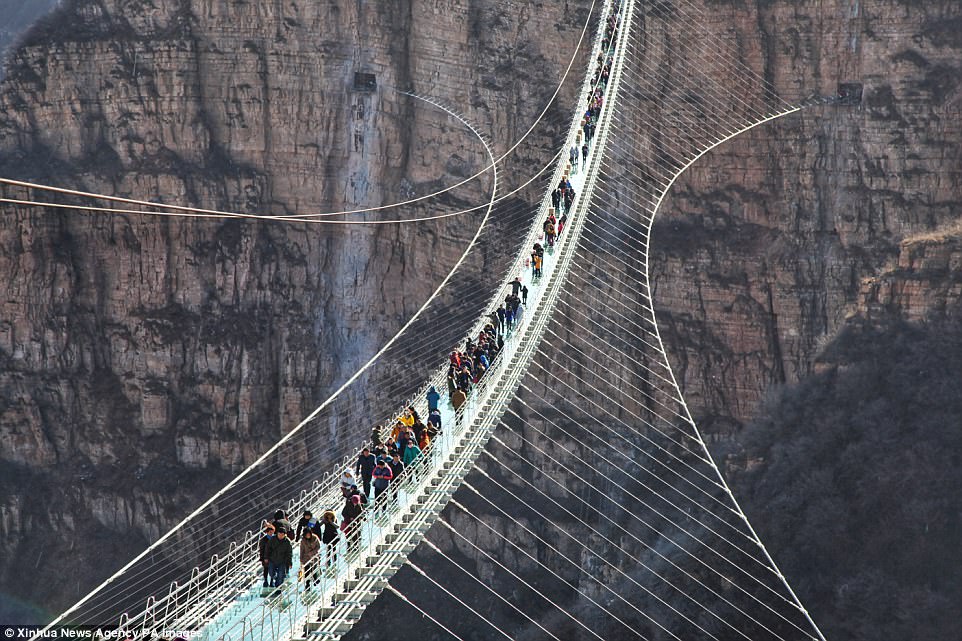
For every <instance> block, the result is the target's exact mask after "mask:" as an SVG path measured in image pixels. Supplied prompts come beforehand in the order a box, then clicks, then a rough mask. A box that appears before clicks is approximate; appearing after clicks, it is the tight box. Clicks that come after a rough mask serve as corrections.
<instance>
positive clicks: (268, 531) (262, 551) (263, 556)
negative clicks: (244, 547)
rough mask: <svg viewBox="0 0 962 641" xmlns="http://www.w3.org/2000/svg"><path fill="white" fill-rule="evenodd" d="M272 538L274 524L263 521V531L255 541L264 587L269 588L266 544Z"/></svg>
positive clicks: (269, 577)
mask: <svg viewBox="0 0 962 641" xmlns="http://www.w3.org/2000/svg"><path fill="white" fill-rule="evenodd" d="M273 538H274V524H273V523H268V522H267V521H264V533H263V534H262V535H261V538H260V540H259V541H258V542H257V552H258V554H259V556H260V561H261V565H262V566H263V567H264V587H265V588H269V587H271V585H270V580H271V575H270V572H269V571H268V567H267V564H268V557H267V546H268V545H269V544H270V542H271V539H273Z"/></svg>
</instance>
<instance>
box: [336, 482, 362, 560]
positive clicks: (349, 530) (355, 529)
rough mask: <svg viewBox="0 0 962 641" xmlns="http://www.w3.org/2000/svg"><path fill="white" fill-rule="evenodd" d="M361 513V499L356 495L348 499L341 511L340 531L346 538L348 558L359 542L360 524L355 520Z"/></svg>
mask: <svg viewBox="0 0 962 641" xmlns="http://www.w3.org/2000/svg"><path fill="white" fill-rule="evenodd" d="M363 511H364V508H363V507H362V506H361V497H360V496H358V495H357V494H355V495H353V496H351V497H350V498H348V499H347V502H346V503H345V504H344V509H342V510H341V518H342V519H343V520H342V521H341V530H343V531H344V535H345V536H346V537H347V553H348V556H350V555H351V554H353V553H354V552H355V551H356V548H357V545H358V541H359V540H360V534H361V523H360V521H358V520H357V519H358V517H359V516H361V512H363Z"/></svg>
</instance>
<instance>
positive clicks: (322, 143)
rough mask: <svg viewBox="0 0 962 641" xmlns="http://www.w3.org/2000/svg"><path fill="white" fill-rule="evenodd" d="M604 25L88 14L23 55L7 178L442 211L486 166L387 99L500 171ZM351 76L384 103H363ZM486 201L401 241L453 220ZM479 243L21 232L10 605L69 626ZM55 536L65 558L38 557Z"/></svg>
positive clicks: (543, 142)
mask: <svg viewBox="0 0 962 641" xmlns="http://www.w3.org/2000/svg"><path fill="white" fill-rule="evenodd" d="M588 5H589V3H587V2H570V3H565V5H564V6H562V7H557V6H553V5H552V6H547V5H543V6H514V5H511V6H505V5H502V4H501V3H497V2H480V3H477V2H475V3H471V4H470V5H459V4H455V3H430V4H427V3H410V2H376V3H355V2H346V1H345V2H325V3H315V2H310V3H308V2H287V3H280V2H268V1H266V0H265V1H258V2H228V1H226V0H225V1H220V2H203V3H201V2H191V1H189V0H170V1H167V2H158V3H150V2H126V1H124V2H121V1H119V0H103V1H101V0H71V1H68V2H64V3H63V5H62V6H61V7H60V8H59V9H58V10H57V11H55V12H54V13H52V14H51V15H50V16H48V17H46V18H44V19H43V20H42V21H41V22H40V23H39V24H38V25H36V26H35V27H34V28H33V29H32V30H31V31H30V32H29V33H28V34H27V35H26V36H25V37H24V39H23V42H22V44H21V46H20V47H19V48H18V49H17V50H16V51H15V52H13V53H12V54H11V60H10V63H9V66H8V67H7V74H6V79H5V81H4V82H3V85H2V87H0V167H2V172H0V173H2V174H3V175H4V176H10V177H23V178H30V179H37V180H40V181H41V182H51V183H55V184H58V185H64V186H76V187H80V188H83V189H88V190H91V191H95V192H100V193H110V194H118V195H124V196H131V197H139V198H148V199H152V200H162V201H165V202H174V203H178V204H189V205H194V206H201V207H208V208H221V209H229V210H241V211H247V212H255V213H266V214H279V213H310V212H316V211H329V210H340V209H352V208H356V207H364V206H373V205H380V204H384V203H390V202H394V201H397V200H402V199H404V198H409V197H411V196H413V195H421V194H428V193H431V192H432V191H434V190H436V189H439V188H441V187H444V186H446V185H451V184H454V183H455V182H457V181H459V180H462V179H463V178H464V177H468V176H470V175H472V174H473V173H475V172H477V171H479V170H481V169H483V168H484V167H485V166H486V164H487V158H486V155H485V154H484V150H483V148H482V147H481V145H480V144H479V143H478V141H477V140H476V139H475V138H474V137H473V136H472V135H471V134H470V132H468V131H466V129H465V128H464V127H463V126H462V125H461V124H460V123H458V122H457V121H455V120H453V119H450V118H449V117H448V116H447V115H445V114H444V113H443V112H440V111H439V110H437V109H436V108H434V107H431V106H429V105H427V104H425V103H421V102H418V101H415V100H414V99H412V98H410V97H407V96H403V95H401V94H399V93H398V91H397V89H396V88H405V89H406V88H409V87H411V88H415V89H417V90H419V91H421V92H423V93H426V94H431V95H433V96H435V97H437V98H439V99H441V100H443V101H445V102H446V103H447V104H449V105H451V106H453V107H456V108H457V109H459V110H460V111H461V112H463V113H464V115H465V116H466V117H467V118H468V119H469V120H470V121H472V122H473V123H475V124H476V125H477V126H478V127H479V129H480V130H481V131H483V132H485V133H486V134H487V135H488V136H490V138H492V139H493V145H494V147H495V151H496V152H498V151H501V152H503V151H504V150H506V149H507V148H508V146H509V145H510V144H511V143H512V142H513V141H514V140H516V139H518V138H519V137H520V136H521V135H522V134H523V133H524V132H525V131H526V130H527V129H528V128H529V127H530V126H531V125H532V124H533V123H534V122H535V120H536V119H537V117H538V116H539V114H540V113H541V111H542V109H543V108H544V107H545V106H546V105H548V104H549V101H550V98H551V96H552V93H553V92H554V90H555V88H556V85H557V83H558V82H559V79H560V78H561V75H562V73H563V71H564V69H565V66H566V65H567V63H568V60H569V58H570V57H571V56H572V55H573V53H574V52H575V49H574V43H575V42H576V39H577V37H578V35H579V34H580V32H581V27H582V25H583V24H584V22H585V20H587V17H588V12H587V10H586V8H587V6H588ZM548 34H550V36H552V37H547V35H548ZM583 65H584V61H583V60H580V61H579V63H578V65H577V68H583ZM495 70H496V73H494V71H495ZM355 72H364V73H373V74H375V76H376V82H377V86H378V89H377V90H376V91H374V92H367V91H358V90H355V86H354V80H355V77H354V74H355ZM571 102H572V98H571V89H570V88H568V87H567V86H566V87H565V89H564V92H563V97H562V103H561V104H565V105H567V104H570V103H571ZM559 113H560V112H559V111H557V107H555V108H554V110H552V111H550V112H549V117H548V118H547V119H546V120H545V121H544V124H543V125H542V126H541V127H539V128H538V129H536V131H535V132H534V133H533V135H532V136H531V138H530V139H529V141H528V143H527V144H526V145H525V146H524V147H523V149H522V151H523V154H518V155H516V156H515V157H513V158H512V159H511V160H510V161H509V162H508V163H507V164H506V166H505V169H506V170H507V171H506V172H505V180H504V183H503V185H504V186H506V187H507V188H510V187H511V186H512V185H513V184H517V183H518V182H520V181H521V180H523V179H525V178H527V177H528V176H530V175H531V174H532V171H531V169H530V168H531V167H532V166H540V165H539V164H538V163H541V164H543V163H544V162H545V161H546V159H547V158H548V157H549V154H551V153H554V149H553V145H552V144H551V140H552V136H553V134H554V133H555V132H556V131H558V130H559V129H560V118H559V117H558V114H559ZM565 113H567V112H565ZM489 187H490V179H489V178H488V177H483V178H482V179H480V180H474V181H471V182H469V183H467V184H465V185H464V186H463V187H460V188H458V189H457V190H455V191H454V192H451V193H450V194H449V196H447V197H446V198H445V199H440V200H439V199H435V200H432V201H426V202H425V203H423V204H422V205H420V206H418V207H407V208H404V209H403V211H402V212H401V214H391V215H393V216H395V217H397V216H399V215H403V216H406V217H411V216H418V215H428V214H436V213H439V212H442V211H451V210H452V209H453V208H455V207H458V206H464V204H465V203H467V204H475V203H477V202H480V201H483V200H484V199H485V198H486V197H487V193H488V189H489ZM7 193H8V194H11V195H14V194H15V195H17V196H23V195H24V193H23V190H16V189H9V190H8V191H7ZM34 195H36V194H34ZM522 196H523V195H522ZM477 220H478V218H477V216H471V217H468V218H465V217H463V216H462V217H460V218H452V219H448V220H447V221H444V222H441V223H432V224H424V225H416V226H410V225H409V226H403V227H394V226H383V227H326V226H297V225H292V226H285V225H279V224H269V223H267V224H265V223H257V224H255V223H252V222H249V221H247V222H240V221H201V220H186V221H185V220H170V219H144V218H141V217H137V216H118V217H111V218H104V217H96V216H90V215H78V214H75V213H63V212H55V211H39V210H28V209H24V208H16V207H5V209H4V217H3V219H2V221H0V238H2V242H0V246H2V247H3V249H2V250H0V265H2V267H0V269H2V271H3V273H4V274H6V275H7V278H6V279H4V282H3V284H2V285H0V288H2V290H3V292H2V295H0V300H2V301H3V303H2V305H3V309H2V312H0V380H2V383H0V390H2V393H0V417H2V418H0V442H2V444H3V447H2V451H0V461H2V466H3V478H4V479H5V484H4V488H5V489H4V492H3V493H2V495H0V497H2V498H0V500H2V505H0V513H2V515H3V518H2V522H0V528H2V532H3V535H4V536H3V537H2V539H3V543H2V544H0V550H2V554H0V556H2V558H3V559H4V562H3V565H2V567H0V576H2V586H3V587H2V588H0V589H2V590H3V591H6V592H12V593H14V594H16V595H18V596H19V597H20V598H23V599H24V600H27V601H34V602H35V603H37V604H40V605H42V606H43V607H45V608H49V609H50V610H56V609H59V608H61V607H63V606H64V605H66V604H67V603H68V602H71V601H73V600H74V599H75V598H76V597H77V596H78V595H80V594H83V593H84V592H85V591H86V589H88V588H89V587H90V586H91V585H92V584H94V583H95V581H98V580H99V578H101V577H103V576H105V575H106V574H108V573H109V571H110V569H111V568H113V567H116V566H117V565H118V564H119V562H120V561H121V560H123V559H124V558H129V556H130V555H131V553H132V551H134V550H136V549H138V548H141V547H142V546H143V545H144V542H145V541H149V540H152V539H154V538H156V537H157V536H158V534H159V533H160V532H161V531H163V530H165V529H166V528H167V527H168V526H169V525H170V523H172V522H173V521H174V520H176V519H177V518H178V517H179V516H180V515H183V514H184V513H185V512H186V511H187V508H188V507H189V506H190V505H193V504H196V502H197V501H198V500H199V499H200V498H202V497H204V496H206V495H207V494H209V493H210V492H211V490H212V489H213V488H215V487H218V486H219V485H221V484H222V483H223V481H224V479H225V478H227V477H228V476H229V475H230V474H231V473H234V472H236V471H237V470H239V469H241V468H242V467H243V466H244V465H245V464H246V463H247V462H249V461H251V460H252V459H253V457H254V456H256V454H257V453H258V452H259V451H261V450H263V449H264V448H265V447H267V446H268V445H270V444H271V443H273V442H274V441H275V440H276V439H277V438H278V436H279V435H280V434H281V433H282V432H283V431H285V430H287V429H289V428H290V427H291V426H293V425H294V424H296V423H297V422H298V421H299V420H300V419H301V418H302V417H303V416H304V415H306V414H307V413H308V412H309V411H310V410H311V409H312V408H313V407H315V406H316V404H317V403H318V402H319V401H320V400H322V399H323V398H325V397H326V396H327V394H328V393H329V391H330V390H332V389H333V387H334V386H335V385H336V384H337V383H338V382H339V381H343V380H344V379H345V378H346V377H347V376H349V375H350V374H351V373H352V372H353V371H354V370H355V369H356V368H357V367H358V365H359V364H360V363H361V362H363V361H364V360H366V358H367V357H368V356H370V355H371V354H373V352H374V351H375V350H376V346H378V345H379V344H380V343H381V342H383V340H384V339H385V337H387V336H390V335H391V334H392V333H393V332H394V331H396V328H398V327H399V326H400V325H401V324H402V323H403V322H404V320H406V319H407V318H408V317H409V316H410V315H411V314H412V313H413V312H414V310H416V309H417V307H418V306H419V305H420V304H421V302H422V301H423V300H424V299H425V297H426V296H427V295H428V293H429V292H430V291H431V290H432V288H433V287H434V283H436V282H437V281H438V280H439V279H440V277H441V276H442V275H443V274H444V273H446V272H447V270H448V269H449V266H450V265H451V264H452V263H453V261H454V260H455V259H456V257H457V256H458V255H459V253H460V251H461V250H462V248H463V247H464V245H465V242H466V240H467V239H468V238H470V236H471V234H473V233H474V228H475V227H476V225H477ZM496 253H497V252H495V254H496ZM476 267H477V269H478V270H479V271H480V270H481V269H483V268H484V267H490V265H486V264H484V263H483V261H477V265H476ZM412 274H417V277H412ZM367 431H368V428H367V427H366V426H364V427H363V432H364V433H365V434H366V433H367ZM24 481H26V482H24ZM58 488H61V489H63V490H64V491H57V489H58ZM51 530H55V531H56V532H57V535H56V542H55V543H53V544H52V545H51V546H50V547H49V548H48V549H46V550H45V552H44V553H43V554H41V555H40V556H39V557H37V555H34V554H32V550H33V549H34V547H35V545H36V539H35V538H34V537H36V536H37V535H38V533H40V532H44V533H47V532H50V531H51ZM95 550H96V554H97V555H98V557H99V558H100V562H99V563H97V564H91V563H90V562H89V560H90V558H91V554H94V551H95ZM24 554H26V555H28V556H30V558H31V559H32V561H31V562H32V563H34V564H35V565H34V568H33V569H32V575H33V578H32V580H31V581H29V582H23V581H22V578H21V570H22V569H21V567H20V566H19V564H18V563H16V562H15V559H17V558H20V557H21V556H22V555H24ZM34 558H36V560H35V561H34V560H33V559H34ZM65 575H70V576H71V577H72V579H71V580H70V581H64V580H63V577H64V576H65Z"/></svg>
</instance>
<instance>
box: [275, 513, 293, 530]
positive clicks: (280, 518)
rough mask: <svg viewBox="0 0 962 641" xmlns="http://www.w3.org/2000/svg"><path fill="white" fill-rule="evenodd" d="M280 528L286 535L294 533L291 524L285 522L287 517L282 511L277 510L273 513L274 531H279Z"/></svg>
mask: <svg viewBox="0 0 962 641" xmlns="http://www.w3.org/2000/svg"><path fill="white" fill-rule="evenodd" d="M281 528H284V530H286V531H287V533H288V534H290V533H291V532H293V531H294V528H293V526H291V522H290V521H288V520H287V515H286V514H285V513H284V510H277V511H276V512H274V529H275V530H280V529H281Z"/></svg>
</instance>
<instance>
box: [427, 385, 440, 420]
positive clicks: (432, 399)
mask: <svg viewBox="0 0 962 641" xmlns="http://www.w3.org/2000/svg"><path fill="white" fill-rule="evenodd" d="M427 399H428V414H430V413H431V410H436V409H438V403H439V402H440V401H441V395H440V394H438V391H437V390H436V389H434V385H432V386H431V387H430V388H429V389H428V394H427Z"/></svg>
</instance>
